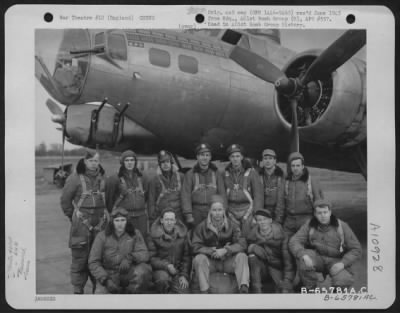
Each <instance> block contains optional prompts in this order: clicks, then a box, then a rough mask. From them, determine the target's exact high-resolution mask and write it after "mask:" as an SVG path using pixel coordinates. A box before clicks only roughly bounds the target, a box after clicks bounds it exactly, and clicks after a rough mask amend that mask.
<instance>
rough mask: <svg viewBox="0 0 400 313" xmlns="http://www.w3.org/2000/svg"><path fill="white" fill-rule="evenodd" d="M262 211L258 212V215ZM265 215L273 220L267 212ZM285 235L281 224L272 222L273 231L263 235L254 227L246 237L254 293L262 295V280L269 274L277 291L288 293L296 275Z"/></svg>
mask: <svg viewBox="0 0 400 313" xmlns="http://www.w3.org/2000/svg"><path fill="white" fill-rule="evenodd" d="M260 211H261V210H259V211H257V214H261V213H260ZM263 211H264V212H266V213H265V214H262V215H265V216H267V217H269V218H272V215H271V214H270V213H269V211H267V210H263ZM284 238H285V234H284V232H283V228H282V226H281V225H280V224H278V223H276V222H272V224H271V231H270V232H269V233H268V234H263V233H262V232H261V231H260V228H259V227H257V226H256V227H254V228H253V229H252V230H251V231H250V233H249V234H248V235H247V236H246V240H247V244H248V250H247V252H248V255H249V266H250V283H251V289H252V291H253V292H254V293H261V292H262V290H261V288H262V280H263V279H265V278H266V277H267V275H268V274H269V275H270V276H271V278H272V280H273V281H274V283H275V286H276V291H277V292H279V291H282V290H283V289H284V290H286V291H288V290H289V289H291V285H288V284H289V282H290V280H291V278H292V277H293V275H294V273H292V272H291V271H293V269H292V267H291V266H290V263H289V261H290V255H289V250H288V247H287V245H286V244H285V242H284Z"/></svg>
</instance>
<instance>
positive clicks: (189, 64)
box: [178, 54, 199, 74]
mask: <svg viewBox="0 0 400 313" xmlns="http://www.w3.org/2000/svg"><path fill="white" fill-rule="evenodd" d="M178 66H179V69H180V70H181V71H182V72H185V73H190V74H196V73H197V72H198V71H199V62H198V61H197V59H196V58H194V57H190V56H187V55H182V54H181V55H179V56H178Z"/></svg>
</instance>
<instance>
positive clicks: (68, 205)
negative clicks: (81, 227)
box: [60, 159, 106, 218]
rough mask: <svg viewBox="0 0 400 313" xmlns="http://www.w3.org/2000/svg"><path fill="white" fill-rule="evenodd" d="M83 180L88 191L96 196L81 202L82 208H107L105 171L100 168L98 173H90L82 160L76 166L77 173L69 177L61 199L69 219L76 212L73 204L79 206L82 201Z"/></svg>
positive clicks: (89, 196)
mask: <svg viewBox="0 0 400 313" xmlns="http://www.w3.org/2000/svg"><path fill="white" fill-rule="evenodd" d="M82 178H83V179H84V183H85V185H86V191H87V192H90V191H93V192H94V194H92V195H87V196H86V197H85V198H84V200H83V201H81V205H80V207H81V208H101V209H104V208H105V206H106V204H105V199H104V190H105V177H104V169H103V168H102V167H101V166H99V169H98V170H97V171H88V170H86V168H85V165H84V163H83V159H81V160H80V161H79V162H78V164H77V166H76V171H75V172H74V173H73V174H71V175H70V176H68V178H67V180H66V182H65V186H64V188H63V191H62V195H61V199H60V204H61V208H62V210H63V212H64V214H65V215H66V216H68V217H69V218H71V217H72V213H73V212H74V204H73V203H75V205H77V204H78V203H79V202H80V201H79V200H80V199H81V195H82V192H83V186H82V181H81V179H82Z"/></svg>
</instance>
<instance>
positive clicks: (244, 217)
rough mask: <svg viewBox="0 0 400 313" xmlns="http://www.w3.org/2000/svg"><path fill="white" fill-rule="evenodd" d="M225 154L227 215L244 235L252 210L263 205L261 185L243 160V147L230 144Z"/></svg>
mask: <svg viewBox="0 0 400 313" xmlns="http://www.w3.org/2000/svg"><path fill="white" fill-rule="evenodd" d="M227 154H228V157H229V160H230V163H229V164H228V166H227V167H226V168H225V176H224V182H225V188H226V195H227V200H228V216H229V218H231V219H232V220H233V221H235V222H236V223H237V224H238V225H239V227H240V228H241V230H242V232H243V234H244V235H246V233H247V232H248V231H249V230H250V228H251V225H252V223H253V211H255V210H258V209H262V208H263V207H264V199H263V198H264V196H263V190H262V185H261V182H260V177H259V176H258V174H257V172H256V171H255V170H254V168H252V166H251V164H250V162H247V161H244V160H243V148H242V147H241V146H240V145H237V144H233V145H231V146H230V147H229V148H228V149H227Z"/></svg>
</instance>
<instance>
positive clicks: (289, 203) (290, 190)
mask: <svg viewBox="0 0 400 313" xmlns="http://www.w3.org/2000/svg"><path fill="white" fill-rule="evenodd" d="M283 189H284V190H283V193H282V195H281V198H280V199H278V203H277V207H276V218H275V220H276V221H277V222H279V223H282V222H283V221H284V220H285V218H286V217H288V216H293V215H294V216H296V215H309V216H310V217H311V216H312V215H313V203H314V201H315V200H318V199H323V198H324V193H323V191H322V189H321V185H320V183H319V181H318V180H317V179H316V178H315V177H312V176H311V175H310V174H309V171H308V169H307V168H306V167H305V168H304V170H303V174H302V175H301V176H300V177H299V178H297V179H294V178H293V175H292V174H291V173H289V174H288V177H287V178H286V180H285V182H284V186H283Z"/></svg>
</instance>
